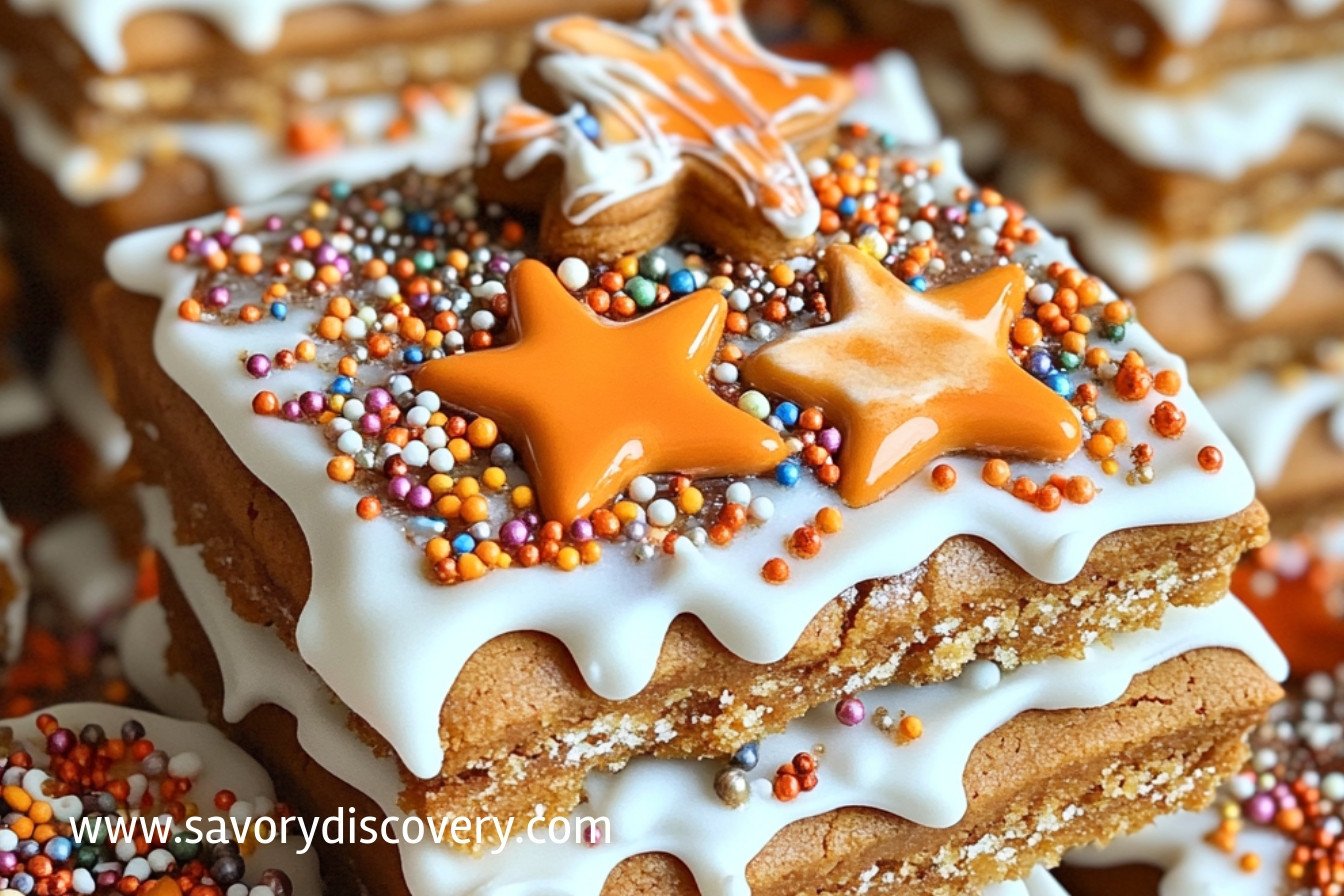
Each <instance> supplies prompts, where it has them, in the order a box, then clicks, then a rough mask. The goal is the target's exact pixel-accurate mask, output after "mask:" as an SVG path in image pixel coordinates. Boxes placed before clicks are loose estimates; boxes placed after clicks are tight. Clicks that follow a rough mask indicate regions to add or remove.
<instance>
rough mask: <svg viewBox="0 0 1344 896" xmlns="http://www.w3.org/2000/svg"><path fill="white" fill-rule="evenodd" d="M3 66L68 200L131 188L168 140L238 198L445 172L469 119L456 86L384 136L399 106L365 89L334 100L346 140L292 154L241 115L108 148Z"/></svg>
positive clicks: (468, 131) (12, 97)
mask: <svg viewBox="0 0 1344 896" xmlns="http://www.w3.org/2000/svg"><path fill="white" fill-rule="evenodd" d="M11 68H12V66H11V64H10V63H9V61H8V60H7V59H6V58H5V57H4V56H3V55H0V111H4V112H7V113H8V114H9V115H10V116H11V117H12V118H13V119H14V122H15V129H16V132H17V134H18V143H19V149H20V151H21V152H22V153H23V155H24V157H25V158H26V159H27V160H28V161H29V162H30V163H31V164H33V165H34V166H35V167H37V168H38V169H40V170H42V171H44V172H46V174H47V175H48V176H49V177H51V179H52V180H53V181H54V182H55V184H56V186H57V187H58V188H59V189H60V191H61V194H62V195H63V196H65V197H66V198H67V199H69V200H70V201H71V202H73V203H75V204H77V205H92V204H95V203H98V202H102V201H104V200H108V199H114V198H118V197H121V196H125V195H127V194H130V193H133V192H134V191H135V190H136V189H137V188H138V187H139V186H140V183H141V180H142V178H143V176H144V166H145V162H146V161H147V160H148V159H150V158H153V157H155V156H159V155H162V154H163V153H164V151H165V150H168V149H170V150H173V151H175V152H178V153H180V154H181V155H184V156H187V157H189V158H194V159H197V160H199V161H201V162H203V163H204V164H205V165H206V166H207V167H208V168H209V169H210V171H211V173H212V174H213V176H214V184H215V188H216V189H217V190H218V192H219V195H220V198H221V199H223V200H224V202H225V203H226V204H228V205H239V204H247V203H253V202H259V201H261V200H263V199H269V198H271V197H273V196H278V195H280V194H281V193H285V192H288V191H290V190H295V189H299V188H301V187H304V186H308V185H311V184H316V183H320V182H322V181H325V180H330V179H332V178H345V179H348V180H352V181H356V182H359V181H364V180H372V179H376V178H379V177H385V176H387V175H389V174H392V173H394V172H397V171H400V170H402V169H403V168H408V167H415V168H419V169H421V170H424V171H446V170H449V169H451V168H455V167H458V166H460V165H462V164H464V163H465V162H466V161H468V160H469V158H470V147H471V142H472V139H473V138H474V137H475V134H476V127H477V118H476V110H475V102H474V100H472V99H471V95H470V94H469V93H467V92H465V91H464V92H463V94H462V97H463V103H462V108H460V109H455V110H452V111H451V112H450V111H448V110H447V109H445V108H442V107H440V106H437V105H435V104H432V103H431V104H426V105H425V106H424V107H423V108H421V109H418V110H417V112H416V114H415V130H414V132H413V133H412V134H411V135H409V136H407V137H405V138H403V139H399V140H389V139H386V138H385V136H384V134H385V132H386V129H387V125H388V124H389V123H390V122H391V121H392V120H393V119H394V118H395V117H396V116H397V115H398V114H399V113H400V107H399V103H398V99H397V97H396V95H395V94H392V93H388V94H371V95H368V96H364V97H359V98H356V99H354V100H350V101H348V102H346V103H343V104H342V106H341V110H342V112H341V115H340V117H341V120H342V121H343V122H344V123H345V125H346V127H347V131H348V136H347V140H346V142H345V144H343V145H342V146H340V147H338V148H335V149H332V150H330V151H328V152H323V153H318V154H313V155H294V154H291V153H289V152H287V151H286V150H285V148H284V147H282V146H277V145H276V143H275V138H274V137H273V135H271V134H270V133H268V132H266V131H263V130H262V129H260V128H258V127H256V126H253V125H251V124H247V123H245V122H239V121H234V122H229V121H219V122H166V123H163V124H159V125H156V126H153V127H150V128H146V129H142V130H140V131H137V132H135V133H134V134H128V135H127V136H126V140H127V144H128V145H127V146H126V147H125V148H124V151H123V153H122V154H121V155H118V156H115V157H114V156H109V155H106V154H104V153H102V152H100V151H99V150H98V149H96V148H94V147H92V146H89V145H86V144H83V143H80V142H79V141H78V140H77V139H76V138H75V137H74V136H73V135H71V134H70V133H68V132H66V131H65V130H64V129H63V128H62V127H61V126H60V125H59V124H57V123H56V122H55V121H53V120H51V118H50V117H49V116H48V114H47V112H46V110H44V109H43V108H42V107H41V106H39V105H38V104H37V103H36V102H35V101H34V100H32V99H31V98H29V97H28V96H26V95H24V94H23V93H22V92H21V91H19V90H17V89H16V88H15V87H14V85H13V82H12V77H11Z"/></svg>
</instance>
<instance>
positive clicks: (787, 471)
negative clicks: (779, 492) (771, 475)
mask: <svg viewBox="0 0 1344 896" xmlns="http://www.w3.org/2000/svg"><path fill="white" fill-rule="evenodd" d="M801 475H802V470H800V469H799V468H798V464H796V463H795V462H793V461H791V460H786V461H784V462H783V463H781V464H780V465H779V466H777V467H775V481H776V482H778V483H779V484H780V485H783V486H786V487H789V488H792V487H793V486H795V485H797V484H798V477H799V476H801Z"/></svg>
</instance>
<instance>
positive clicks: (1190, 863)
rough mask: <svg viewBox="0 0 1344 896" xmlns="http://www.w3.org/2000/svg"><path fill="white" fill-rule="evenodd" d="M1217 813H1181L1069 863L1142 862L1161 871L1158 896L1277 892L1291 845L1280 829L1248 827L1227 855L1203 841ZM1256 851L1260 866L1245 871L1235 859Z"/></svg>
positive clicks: (1214, 824) (1074, 856)
mask: <svg viewBox="0 0 1344 896" xmlns="http://www.w3.org/2000/svg"><path fill="white" fill-rule="evenodd" d="M1219 820H1220V819H1219V816H1218V813H1217V812H1212V811H1205V812H1178V813H1176V814H1174V815H1167V816H1163V817H1162V818H1159V819H1158V820H1157V821H1155V822H1154V823H1153V824H1152V825H1150V826H1149V827H1146V828H1144V829H1143V830H1141V831H1136V832H1135V833H1132V834H1126V835H1124V836H1121V837H1118V838H1116V839H1115V840H1112V841H1111V842H1110V843H1108V844H1107V845H1106V846H1104V847H1088V848H1086V849H1078V850H1074V851H1072V852H1070V853H1069V854H1068V855H1067V856H1065V857H1064V862H1065V864H1068V865H1077V866H1079V867H1083V868H1110V867H1113V866H1116V865H1127V864H1131V863H1134V864H1142V865H1151V866H1154V867H1156V868H1159V869H1161V870H1162V872H1163V874H1162V882H1161V883H1160V884H1159V885H1158V894H1159V896H1209V894H1217V896H1265V894H1267V893H1275V892H1278V886H1279V882H1280V878H1281V876H1282V875H1283V869H1284V868H1285V867H1286V866H1287V864H1288V858H1289V856H1290V855H1291V854H1292V850H1293V843H1292V841H1291V840H1290V839H1289V838H1288V837H1285V836H1284V835H1282V834H1280V833H1279V832H1277V831H1271V830H1268V829H1265V828H1261V827H1257V826H1254V825H1247V826H1246V827H1245V828H1243V829H1242V830H1241V831H1240V832H1239V833H1238V834H1237V851H1236V853H1235V854H1233V855H1228V854H1227V853H1225V852H1223V851H1222V850H1220V849H1218V848H1217V847H1215V846H1213V845H1211V844H1210V843H1208V842H1207V841H1206V840H1205V837H1207V836H1208V834H1209V833H1210V832H1212V831H1214V830H1216V829H1217V827H1218V823H1219ZM1247 852H1254V853H1258V854H1259V856H1260V867H1259V868H1258V869H1257V870H1255V871H1253V872H1246V871H1243V870H1242V868H1241V867H1240V865H1239V863H1238V861H1237V859H1238V857H1240V856H1241V855H1242V854H1244V853H1247Z"/></svg>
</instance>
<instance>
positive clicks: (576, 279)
mask: <svg viewBox="0 0 1344 896" xmlns="http://www.w3.org/2000/svg"><path fill="white" fill-rule="evenodd" d="M555 273H556V276H557V277H559V278H560V282H561V283H563V284H564V285H565V289H568V290H579V289H582V288H583V287H584V286H585V285H587V283H588V265H586V264H584V262H583V260H582V259H579V258H574V257H570V258H566V259H565V260H564V261H562V262H560V265H559V267H557V268H556V269H555Z"/></svg>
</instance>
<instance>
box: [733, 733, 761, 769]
mask: <svg viewBox="0 0 1344 896" xmlns="http://www.w3.org/2000/svg"><path fill="white" fill-rule="evenodd" d="M760 761H761V757H760V750H759V749H758V747H757V745H756V741H752V742H751V743H749V744H743V745H742V746H740V747H738V748H737V752H736V753H734V754H733V758H732V759H730V760H728V763H729V765H734V766H736V767H737V768H740V769H742V770H743V771H748V772H749V771H751V770H752V769H754V768H755V767H756V763H758V762H760Z"/></svg>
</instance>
